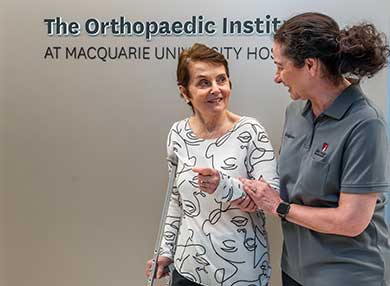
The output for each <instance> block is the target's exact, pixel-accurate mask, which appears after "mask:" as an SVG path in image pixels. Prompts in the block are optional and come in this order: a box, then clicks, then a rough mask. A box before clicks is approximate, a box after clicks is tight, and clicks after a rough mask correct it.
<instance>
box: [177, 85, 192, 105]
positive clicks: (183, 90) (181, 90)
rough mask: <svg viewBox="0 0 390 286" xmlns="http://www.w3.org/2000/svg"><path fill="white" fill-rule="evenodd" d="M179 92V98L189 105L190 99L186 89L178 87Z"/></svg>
mask: <svg viewBox="0 0 390 286" xmlns="http://www.w3.org/2000/svg"><path fill="white" fill-rule="evenodd" d="M179 91H180V94H181V96H182V97H183V98H184V100H185V101H186V103H189V102H190V97H189V96H188V92H187V89H186V88H185V87H184V86H182V85H179Z"/></svg>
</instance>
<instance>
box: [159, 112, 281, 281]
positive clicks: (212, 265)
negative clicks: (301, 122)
mask: <svg viewBox="0 0 390 286" xmlns="http://www.w3.org/2000/svg"><path fill="white" fill-rule="evenodd" d="M167 143H168V152H174V153H175V154H176V155H177V156H178V159H179V163H178V169H177V176H176V183H175V189H174V192H173V194H172V198H171V206H170V210H169V212H168V219H167V221H166V227H165V232H164V242H163V243H165V245H164V244H163V245H162V250H161V251H162V253H164V251H165V252H166V253H168V252H169V251H171V252H172V253H175V258H174V262H175V267H176V269H177V270H178V271H179V272H180V273H181V275H183V276H184V277H186V278H187V279H189V280H191V281H195V282H197V283H199V284H204V285H224V286H225V285H226V286H228V285H238V286H244V285H245V286H249V285H262V286H264V285H266V284H267V283H268V280H269V276H270V266H269V262H268V260H269V254H268V249H267V236H266V232H265V225H264V224H265V218H264V214H263V213H262V212H255V213H251V214H249V213H246V212H242V211H240V210H239V209H237V208H233V207H232V206H231V205H230V203H229V202H223V201H219V200H218V199H217V196H214V195H208V194H205V193H202V192H201V191H200V190H199V186H198V181H197V176H196V174H195V173H194V172H192V168H193V167H195V166H196V167H211V168H215V169H217V170H219V171H220V172H222V173H223V174H224V175H225V174H226V176H227V177H232V178H238V177H240V176H241V177H246V178H259V177H260V176H261V175H262V174H263V171H267V170H268V172H269V171H270V170H271V169H272V168H273V169H272V170H271V171H272V172H274V171H275V162H274V152H273V149H272V146H271V144H270V142H269V139H268V137H267V135H266V133H265V132H264V129H263V128H262V127H261V125H260V124H259V123H258V122H257V121H256V120H254V119H252V118H248V117H243V118H241V119H240V121H239V122H238V123H237V124H236V125H235V126H234V128H233V129H232V130H230V131H228V132H227V133H226V134H224V135H223V136H221V137H220V138H218V139H208V140H204V139H200V138H198V137H197V136H196V135H195V134H194V133H193V132H192V130H191V129H190V127H189V125H188V119H186V120H183V121H180V122H177V123H175V124H174V125H173V127H172V129H171V131H170V134H169V136H168V142H167ZM271 163H272V164H271ZM275 176H276V175H275ZM179 224H180V230H179V231H178V230H177V228H178V227H179ZM178 233H179V234H178ZM177 234H178V235H177ZM177 236H178V240H177V242H176V238H177ZM175 247H176V249H175Z"/></svg>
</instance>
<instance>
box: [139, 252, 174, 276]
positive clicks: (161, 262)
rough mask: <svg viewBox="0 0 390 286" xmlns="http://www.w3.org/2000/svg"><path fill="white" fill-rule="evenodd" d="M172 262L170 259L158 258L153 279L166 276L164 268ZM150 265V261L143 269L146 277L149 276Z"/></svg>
mask: <svg viewBox="0 0 390 286" xmlns="http://www.w3.org/2000/svg"><path fill="white" fill-rule="evenodd" d="M172 262H173V261H172V259H170V258H169V257H165V256H159V257H158V260H157V269H156V276H155V278H156V279H160V278H162V277H164V276H167V275H168V272H166V271H165V268H166V267H168V265H169V264H171V263H172ZM152 264H153V262H152V259H150V260H148V262H146V268H145V274H146V277H149V275H150V271H151V269H152Z"/></svg>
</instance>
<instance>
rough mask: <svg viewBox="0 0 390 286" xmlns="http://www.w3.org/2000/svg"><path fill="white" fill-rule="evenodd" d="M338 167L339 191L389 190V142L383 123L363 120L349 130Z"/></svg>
mask: <svg viewBox="0 0 390 286" xmlns="http://www.w3.org/2000/svg"><path fill="white" fill-rule="evenodd" d="M342 164H343V165H342V174H341V190H340V191H341V192H345V193H373V192H388V191H389V143H388V138H387V134H386V124H385V122H384V121H383V120H380V119H370V120H367V121H364V122H362V124H360V125H358V126H357V127H356V128H355V129H354V130H353V131H352V133H351V135H350V136H349V140H348V141H347V143H346V146H345V152H344V156H343V162H342Z"/></svg>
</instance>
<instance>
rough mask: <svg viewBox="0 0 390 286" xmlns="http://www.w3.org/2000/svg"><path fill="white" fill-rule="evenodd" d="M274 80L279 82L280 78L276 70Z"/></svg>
mask: <svg viewBox="0 0 390 286" xmlns="http://www.w3.org/2000/svg"><path fill="white" fill-rule="evenodd" d="M274 82H275V83H281V82H282V79H281V78H280V74H279V73H278V72H276V73H275V75H274Z"/></svg>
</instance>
